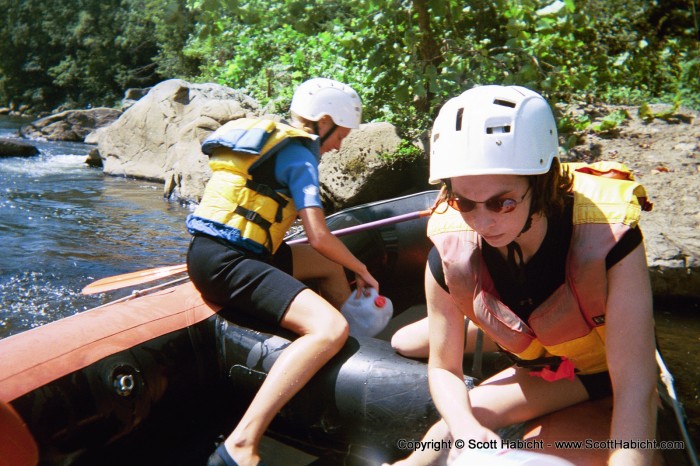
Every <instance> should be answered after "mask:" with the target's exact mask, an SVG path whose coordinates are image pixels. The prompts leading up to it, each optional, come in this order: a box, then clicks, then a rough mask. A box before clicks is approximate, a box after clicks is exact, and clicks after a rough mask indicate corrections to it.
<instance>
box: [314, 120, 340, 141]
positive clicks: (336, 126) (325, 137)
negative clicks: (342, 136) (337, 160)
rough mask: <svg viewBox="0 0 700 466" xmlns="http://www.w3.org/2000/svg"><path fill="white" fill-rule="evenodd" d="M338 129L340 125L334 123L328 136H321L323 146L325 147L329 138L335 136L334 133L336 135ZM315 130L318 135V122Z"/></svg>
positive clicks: (327, 133)
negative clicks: (324, 144)
mask: <svg viewBox="0 0 700 466" xmlns="http://www.w3.org/2000/svg"><path fill="white" fill-rule="evenodd" d="M336 129H338V125H336V124H335V123H333V127H332V128H331V129H329V130H328V131H327V132H326V134H324V135H323V136H321V135H320V134H319V137H320V140H321V145H323V143H324V142H326V140H327V139H328V138H329V137H331V136H332V135H333V133H335V130H336ZM314 130H315V131H316V134H318V122H316V127H315V128H314Z"/></svg>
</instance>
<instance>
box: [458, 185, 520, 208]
mask: <svg viewBox="0 0 700 466" xmlns="http://www.w3.org/2000/svg"><path fill="white" fill-rule="evenodd" d="M528 192H530V186H528V187H527V189H526V190H525V193H524V194H523V195H522V196H521V197H520V200H516V199H512V198H510V197H492V198H491V199H487V200H485V201H481V202H477V201H472V200H471V199H467V198H464V197H459V196H455V195H454V194H452V195H451V196H450V197H449V199H448V200H447V204H449V206H450V207H452V208H453V209H455V210H459V211H460V212H471V211H472V210H474V209H476V205H477V204H484V207H486V208H487V209H488V210H490V211H491V212H496V213H500V214H507V213H508V212H513V211H514V210H515V208H516V207H518V204H520V203H521V202H523V200H524V199H525V196H527V193H528Z"/></svg>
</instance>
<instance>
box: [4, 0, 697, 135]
mask: <svg viewBox="0 0 700 466" xmlns="http://www.w3.org/2000/svg"><path fill="white" fill-rule="evenodd" d="M697 1H698V0H663V1H657V2H645V1H642V0H547V1H542V0H472V1H469V2H463V1H458V0H354V1H349V0H256V1H250V0H53V1H52V2H43V1H42V2H40V1H39V0H25V1H22V2H16V1H14V0H0V7H2V8H3V11H4V12H5V16H4V18H3V23H2V26H3V29H2V31H0V102H2V101H4V102H14V103H15V104H16V105H15V106H17V105H19V104H29V105H30V106H31V107H32V108H42V106H43V108H52V106H55V105H57V104H59V103H66V104H68V105H76V106H86V105H88V104H92V105H97V104H101V103H109V102H113V101H115V100H117V99H118V98H119V97H120V96H121V95H122V93H123V91H124V89H125V88H126V87H129V86H147V85H151V84H154V83H156V82H158V81H159V80H161V79H164V78H174V77H179V78H184V79H188V80H191V81H198V82H205V81H213V82H218V83H220V84H224V85H228V86H230V87H233V88H237V89H240V90H243V91H244V92H246V93H247V94H250V95H251V96H253V97H255V98H256V99H258V100H260V101H261V102H262V103H265V104H269V105H270V111H274V112H277V113H283V112H284V110H286V108H287V107H288V104H289V100H290V98H291V94H292V92H293V89H294V87H295V86H296V85H297V84H298V83H300V82H302V81H303V80H305V79H307V78H310V77H313V76H327V77H332V78H335V79H338V80H340V81H344V82H347V83H348V84H350V85H351V86H353V87H354V88H355V89H356V90H358V92H359V93H360V95H361V96H362V98H363V102H364V104H365V105H364V107H365V112H364V116H365V120H369V121H371V120H384V121H389V122H392V123H394V124H395V125H396V126H397V127H399V128H401V129H402V130H403V131H404V132H405V133H406V134H405V135H406V136H407V137H414V136H416V135H417V134H419V133H420V132H422V131H424V130H425V129H427V128H429V127H430V123H431V121H432V120H433V118H434V116H435V114H436V113H437V110H438V109H439V107H440V106H441V105H442V103H444V102H445V101H446V100H447V99H448V98H450V97H452V96H455V95H457V94H459V93H460V92H463V91H464V90H466V89H469V88H471V87H473V86H475V85H484V84H491V83H500V84H517V85H523V86H527V87H530V88H532V89H534V90H537V91H539V92H541V93H543V94H544V95H545V96H547V97H548V98H549V99H550V101H551V102H552V103H557V102H566V101H570V100H572V99H578V100H582V101H596V100H598V101H604V102H607V103H615V104H636V105H638V104H642V103H645V102H650V103H651V102H654V101H657V100H664V101H673V102H679V103H680V104H682V105H688V106H691V107H693V108H700V97H699V96H700V79H698V76H700V26H699V24H698V14H697ZM583 124H584V122H583V121H567V119H566V117H564V118H562V119H561V126H562V129H563V130H564V129H566V128H567V127H570V128H575V127H579V126H582V125H583ZM586 124H589V123H586Z"/></svg>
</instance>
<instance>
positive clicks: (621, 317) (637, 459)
mask: <svg viewBox="0 0 700 466" xmlns="http://www.w3.org/2000/svg"><path fill="white" fill-rule="evenodd" d="M652 309H653V308H652V294H651V285H650V283H649V272H648V268H647V263H646V255H645V252H644V246H643V244H641V245H639V246H637V248H636V249H634V250H633V251H632V252H631V253H630V254H628V255H627V256H626V257H625V258H624V259H622V260H621V261H620V262H618V263H617V264H616V265H614V266H613V267H612V268H610V270H608V300H607V310H606V335H605V345H606V353H607V361H608V369H609V371H610V379H611V381H612V387H613V416H612V425H611V429H610V438H611V439H613V440H622V441H627V440H649V441H651V440H653V439H654V436H655V431H656V407H657V392H656V382H657V378H658V370H657V367H656V360H655V349H656V346H655V340H654V316H653V311H652ZM653 453H654V450H650V449H647V450H643V449H637V450H633V449H614V450H613V451H612V452H611V456H610V461H609V464H611V465H616V466H619V465H635V466H639V465H648V464H649V465H650V464H652V456H653Z"/></svg>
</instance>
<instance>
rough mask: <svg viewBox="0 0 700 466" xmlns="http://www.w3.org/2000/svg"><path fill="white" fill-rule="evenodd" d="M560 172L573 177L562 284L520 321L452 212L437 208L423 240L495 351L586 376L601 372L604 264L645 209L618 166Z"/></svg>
mask: <svg viewBox="0 0 700 466" xmlns="http://www.w3.org/2000/svg"><path fill="white" fill-rule="evenodd" d="M562 165H563V166H564V168H565V167H566V166H568V167H569V169H570V170H571V172H572V173H573V175H574V176H573V179H574V182H573V196H574V208H573V231H572V238H571V244H570V246H569V252H568V256H567V259H566V260H567V264H566V277H565V281H564V283H563V284H562V285H561V286H560V287H559V288H558V289H557V290H556V291H555V292H554V293H552V295H551V296H549V298H547V299H546V300H545V301H544V302H543V303H542V304H541V305H539V306H538V307H537V308H536V309H535V310H534V311H533V312H532V314H531V315H530V317H529V318H528V320H527V322H524V321H523V320H522V319H520V318H519V317H518V316H517V315H516V314H515V313H514V312H513V311H512V310H510V309H509V308H508V307H507V306H506V305H505V304H504V303H503V302H501V300H500V299H499V296H498V293H497V291H496V289H495V286H494V283H493V279H492V277H491V276H490V274H489V272H488V270H487V267H486V264H485V262H484V259H483V257H482V255H481V249H480V244H481V241H482V240H481V238H480V237H479V236H478V235H477V234H476V232H474V231H473V230H472V229H471V228H469V226H468V225H467V224H466V223H465V222H464V220H463V219H462V216H461V215H460V213H459V212H458V211H456V210H454V209H451V208H449V207H448V206H447V205H446V204H445V205H444V206H438V208H437V209H436V211H435V213H434V214H433V215H432V216H431V218H430V221H429V223H428V236H429V237H430V238H431V240H432V241H433V243H434V244H435V246H436V248H437V249H438V251H439V252H440V255H441V257H442V265H443V270H444V273H445V280H446V282H447V285H448V287H449V290H450V295H451V297H452V298H453V300H454V301H455V303H456V304H457V305H458V306H459V307H460V309H462V311H463V312H464V314H465V315H466V316H467V317H468V318H469V319H470V320H471V321H472V322H474V323H475V324H476V325H477V326H479V327H480V328H481V329H482V330H483V331H484V333H486V334H487V335H489V336H490V337H491V338H492V339H493V340H494V341H495V342H496V343H497V344H498V345H499V346H500V347H501V348H503V349H505V350H506V351H508V352H510V353H511V354H513V355H515V356H516V357H518V358H520V359H522V360H530V361H532V360H540V359H547V358H552V357H558V358H566V359H568V360H569V361H570V362H571V363H573V366H574V368H575V370H576V372H577V373H580V374H594V373H599V372H604V371H606V370H607V362H606V355H605V313H606V301H607V271H606V267H605V258H606V256H607V254H608V252H609V251H610V250H611V249H612V248H613V246H614V245H615V244H617V242H619V241H620V239H621V238H622V237H623V236H624V235H625V233H626V232H627V231H628V230H629V229H630V228H633V227H635V226H637V224H638V222H639V218H640V216H641V212H642V210H650V209H651V204H650V203H649V202H648V200H647V195H646V191H645V189H644V187H643V186H642V185H640V184H639V183H637V182H636V181H634V177H633V176H632V174H631V172H630V171H629V169H627V168H626V167H625V166H624V165H622V164H619V163H617V162H599V163H595V164H590V165H587V164H562ZM555 359H557V358H555Z"/></svg>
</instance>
